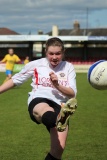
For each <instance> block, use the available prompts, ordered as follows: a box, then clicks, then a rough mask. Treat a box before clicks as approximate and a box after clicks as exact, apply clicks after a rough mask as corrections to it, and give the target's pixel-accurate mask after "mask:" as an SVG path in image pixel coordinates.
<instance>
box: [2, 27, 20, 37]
mask: <svg viewBox="0 0 107 160" xmlns="http://www.w3.org/2000/svg"><path fill="white" fill-rule="evenodd" d="M0 35H19V33H17V32H15V31H12V30H10V29H8V28H5V27H4V28H0Z"/></svg>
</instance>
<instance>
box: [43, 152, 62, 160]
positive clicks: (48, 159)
mask: <svg viewBox="0 0 107 160" xmlns="http://www.w3.org/2000/svg"><path fill="white" fill-rule="evenodd" d="M45 160H61V159H57V158H55V157H53V156H52V155H51V154H50V153H48V154H47V156H46V157H45Z"/></svg>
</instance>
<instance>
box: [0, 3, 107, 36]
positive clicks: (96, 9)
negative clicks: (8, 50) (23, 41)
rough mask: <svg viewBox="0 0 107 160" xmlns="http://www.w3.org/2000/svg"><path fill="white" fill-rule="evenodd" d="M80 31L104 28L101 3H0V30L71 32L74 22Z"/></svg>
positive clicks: (106, 10) (106, 17) (106, 19)
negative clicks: (55, 30)
mask: <svg viewBox="0 0 107 160" xmlns="http://www.w3.org/2000/svg"><path fill="white" fill-rule="evenodd" d="M75 20H77V21H78V22H79V23H80V27H81V28H107V1H105V0H0V28H3V27H6V28H9V29H11V30H13V31H15V32H17V33H20V34H24V35H26V34H38V31H40V30H41V31H42V32H43V33H44V34H46V33H47V32H50V31H52V27H53V25H57V26H58V29H72V28H73V23H74V21H75Z"/></svg>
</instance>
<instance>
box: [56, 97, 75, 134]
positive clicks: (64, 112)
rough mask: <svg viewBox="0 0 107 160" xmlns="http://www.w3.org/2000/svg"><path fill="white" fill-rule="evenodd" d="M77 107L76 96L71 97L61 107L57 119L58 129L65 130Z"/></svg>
mask: <svg viewBox="0 0 107 160" xmlns="http://www.w3.org/2000/svg"><path fill="white" fill-rule="evenodd" d="M76 108H77V100H76V99H75V98H71V99H69V100H68V101H67V102H66V103H65V104H64V105H63V106H62V108H61V111H60V114H59V116H58V119H57V125H56V127H57V130H58V131H60V132H63V131H64V130H65V129H66V127H67V125H68V122H69V118H70V116H71V115H72V114H73V113H74V112H75V110H76Z"/></svg>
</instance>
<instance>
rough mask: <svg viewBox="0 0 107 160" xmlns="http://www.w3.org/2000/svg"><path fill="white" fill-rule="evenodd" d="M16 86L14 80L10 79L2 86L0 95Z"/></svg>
mask: <svg viewBox="0 0 107 160" xmlns="http://www.w3.org/2000/svg"><path fill="white" fill-rule="evenodd" d="M14 86H15V84H14V83H13V80H12V79H10V80H8V81H7V82H5V83H3V84H2V85H1V86H0V94H1V93H3V92H6V91H7V90H9V89H11V88H13V87H14Z"/></svg>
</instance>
